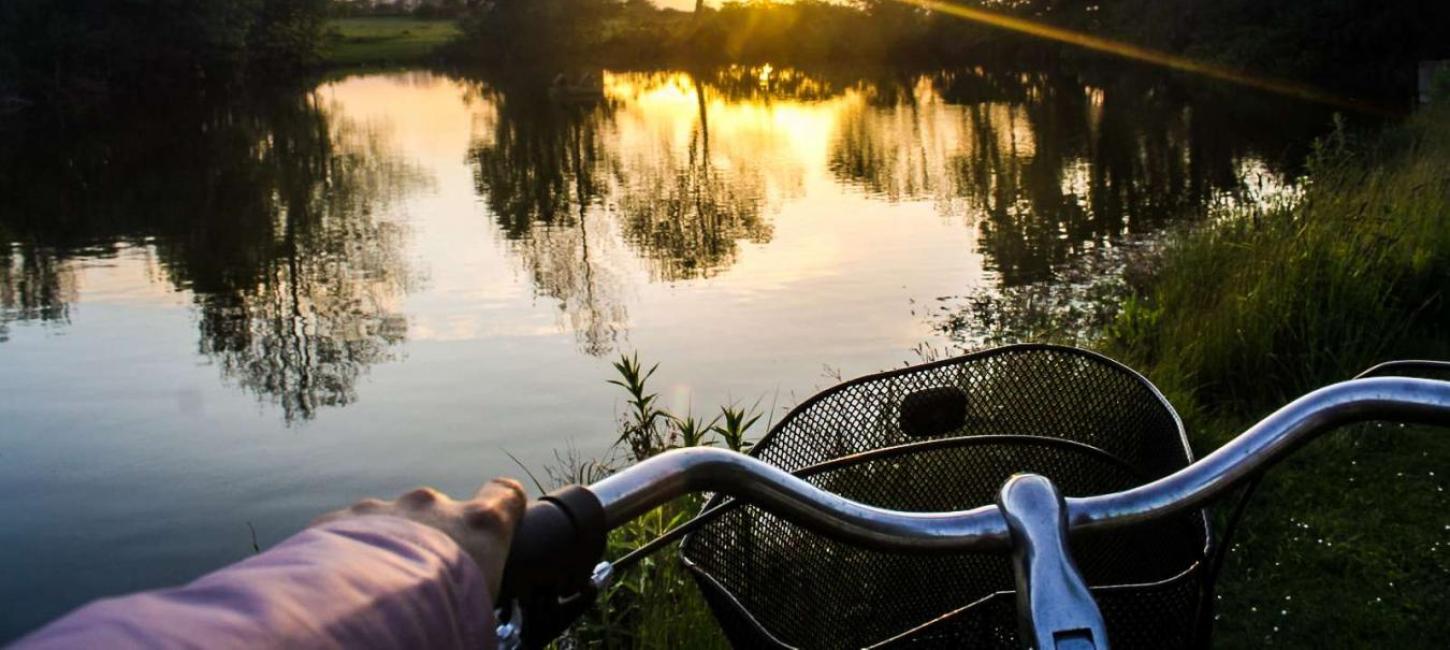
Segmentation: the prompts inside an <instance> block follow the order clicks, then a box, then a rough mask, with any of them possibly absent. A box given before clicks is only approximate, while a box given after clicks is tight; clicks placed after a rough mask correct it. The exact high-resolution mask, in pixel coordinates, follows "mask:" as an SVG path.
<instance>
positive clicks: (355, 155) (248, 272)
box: [0, 93, 424, 420]
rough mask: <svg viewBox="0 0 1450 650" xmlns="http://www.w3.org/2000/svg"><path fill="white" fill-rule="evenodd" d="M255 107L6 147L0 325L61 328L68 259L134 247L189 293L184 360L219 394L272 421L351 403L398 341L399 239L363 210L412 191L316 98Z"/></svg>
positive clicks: (410, 181)
mask: <svg viewBox="0 0 1450 650" xmlns="http://www.w3.org/2000/svg"><path fill="white" fill-rule="evenodd" d="M270 99H271V101H267V102H264V103H260V104H256V105H252V104H247V105H240V106H238V105H232V106H228V107H222V108H219V107H212V106H206V105H192V106H181V107H171V108H170V109H169V112H166V113H164V114H160V115H157V114H142V115H133V116H130V117H129V118H128V119H124V120H117V121H116V122H114V123H111V124H107V125H97V126H95V127H94V128H90V129H87V130H84V131H76V130H73V129H71V128H68V127H66V126H64V125H55V124H31V125H25V126H26V128H20V129H16V130H15V131H14V132H12V134H11V135H13V137H12V138H10V139H9V141H8V142H9V146H6V147H5V149H4V152H3V158H0V171H3V173H0V197H3V198H0V215H3V216H0V227H3V233H4V235H5V239H6V240H7V241H9V242H11V243H10V244H9V246H8V247H6V248H0V254H3V257H0V308H3V312H0V323H5V322H9V321H16V320H42V321H47V320H63V319H65V318H66V315H67V314H68V313H69V309H70V307H69V305H70V304H71V303H72V302H73V301H74V300H75V299H76V295H77V290H76V285H77V284H78V283H77V280H76V273H75V271H74V268H73V267H74V264H75V263H74V262H71V261H69V260H71V259H72V258H74V259H96V258H100V259H107V258H112V257H114V256H116V255H117V253H118V252H119V251H121V250H124V249H128V248H132V247H140V248H144V249H146V250H148V251H149V254H150V255H152V256H154V258H155V260H156V262H157V267H158V269H159V271H160V275H161V276H162V277H161V278H159V279H163V280H164V281H166V282H167V283H169V284H170V285H172V286H173V287H175V288H176V289H178V290H182V289H185V290H189V291H190V292H191V293H192V295H193V300H194V302H195V305H196V308H197V311H198V319H197V320H198V322H199V327H200V340H199V349H200V351H201V352H202V353H204V354H205V355H207V356H208V357H209V358H211V359H212V360H213V361H215V362H216V363H217V365H218V366H219V367H220V368H221V370H222V372H223V374H224V375H225V376H226V377H227V378H228V379H230V380H232V381H235V382H236V383H237V384H238V385H240V386H241V387H243V388H244V389H246V390H249V391H251V392H254V393H255V394H256V395H258V397H259V398H261V399H264V400H268V401H270V402H273V403H275V404H277V405H278V406H280V407H281V410H282V412H283V414H284V417H286V418H287V419H288V420H292V419H294V418H310V417H313V415H315V413H316V411H317V409H318V408H319V407H323V406H336V405H343V404H347V403H349V402H350V401H352V399H354V386H355V384H356V382H357V379H358V377H359V376H360V375H361V374H362V373H364V372H365V371H366V369H367V368H368V366H370V365H372V364H375V363H378V362H380V361H383V360H386V359H388V358H390V356H391V350H392V349H393V348H394V346H395V345H396V344H397V343H399V342H400V341H402V340H403V338H404V336H405V334H406V319H405V317H404V316H403V315H402V314H401V313H399V312H398V311H397V300H398V297H399V296H400V295H401V293H402V292H403V291H405V290H406V288H407V285H408V282H409V278H410V271H409V270H408V268H407V265H406V264H405V263H404V260H403V257H402V256H401V254H400V250H401V243H402V239H403V236H404V231H403V229H402V226H401V225H400V224H399V223H397V222H395V221H393V220H390V219H389V218H386V217H385V216H384V215H383V214H381V211H382V210H383V209H384V208H385V207H386V206H387V205H388V204H389V202H390V200H391V199H393V198H396V197H398V196H400V195H401V194H402V193H403V192H404V191H406V190H407V189H408V188H410V187H412V186H416V185H417V184H419V183H421V182H423V181H424V179H423V178H422V177H421V176H420V175H418V173H417V172H416V170H414V169H412V168H410V167H409V166H408V165H406V164H404V163H403V162H402V161H401V160H400V159H399V158H398V157H397V156H396V155H395V154H393V153H391V152H390V151H389V149H388V143H387V134H386V133H383V132H379V131H378V130H377V129H375V128H372V127H370V126H368V125H363V124H358V123H355V122H352V121H350V120H347V119H343V118H340V117H338V116H336V115H335V113H336V109H335V107H327V106H324V105H323V102H322V100H320V99H319V98H318V97H317V96H316V95H313V94H308V93H304V94H295V95H286V96H283V97H274V98H270ZM3 327H5V326H4V325H0V328H3ZM3 331H4V330H3V329H0V332H3Z"/></svg>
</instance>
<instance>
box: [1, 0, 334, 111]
mask: <svg viewBox="0 0 1450 650" xmlns="http://www.w3.org/2000/svg"><path fill="white" fill-rule="evenodd" d="M327 5H328V2H327V0H207V1H206V2H194V1H189V0H126V1H124V2H122V1H117V0H6V1H5V2H3V3H0V95H3V94H10V95H16V96H19V97H21V98H24V99H25V100H26V101H28V102H32V103H34V102H41V103H83V104H84V103H95V102H97V101H99V100H105V99H112V98H116V97H121V96H127V95H132V96H134V95H138V94H141V93H146V92H152V91H156V90H161V89H167V90H169V89H174V88H178V87H180V88H193V87H197V86H200V85H216V84H221V83H226V82H231V81H235V80H237V79H239V78H241V75H243V74H244V73H245V72H246V71H248V70H253V71H254V72H256V73H257V75H256V76H267V75H274V74H276V73H278V72H291V71H295V70H297V69H300V68H302V67H304V66H307V65H309V64H311V63H312V62H313V61H314V60H315V50H316V47H317V43H318V42H319V36H320V34H321V32H322V27H323V21H324V20H325V18H326V13H327Z"/></svg>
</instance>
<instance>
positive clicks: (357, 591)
mask: <svg viewBox="0 0 1450 650" xmlns="http://www.w3.org/2000/svg"><path fill="white" fill-rule="evenodd" d="M493 628H494V625H493V608H492V604H491V602H490V598H489V593H488V586H487V585H486V584H485V580H484V577H483V572H481V571H479V569H478V565H477V564H475V563H474V562H473V560H472V559H471V558H469V557H468V556H467V555H466V554H464V552H463V551H462V549H460V548H459V547H458V545H457V544H455V543H454V542H453V540H451V539H449V538H448V536H446V535H444V534H443V533H442V532H440V531H438V530H435V529H433V528H430V527H427V526H424V525H421V524H416V523H413V522H411V521H407V520H404V519H399V518H395V517H381V516H376V517H361V518H356V519H347V520H342V521H336V522H332V523H329V524H325V525H322V526H318V527H316V528H310V529H308V530H305V531H303V532H301V533H298V534H297V535H295V536H293V537H291V538H289V539H288V540H286V541H284V542H282V543H281V544H278V545H277V546H276V547H274V548H272V549H269V550H268V551H267V552H265V553H262V554H261V555H258V556H256V557H252V558H249V559H247V560H244V561H242V562H239V563H237V564H234V565H232V566H229V567H226V568H224V569H222V570H220V571H217V572H216V573H212V574H209V575H206V576H203V577H202V578H200V579H198V580H196V581H195V582H193V583H191V584H189V585H186V586H184V587H176V588H173V589H163V590H160V591H152V592H146V593H140V594H134V595H130V596H122V597H119V598H110V599H106V600H101V601H97V602H95V603H91V604H90V605H87V606H85V607H82V608H81V609H79V610H77V611H75V612H72V613H71V614H69V615H67V616H66V617H65V618H62V619H60V620H58V621H56V622H54V623H51V624H50V625H48V626H46V627H44V628H42V629H40V630H39V631H37V632H35V633H34V634H32V635H30V636H28V637H26V638H24V639H21V640H20V642H19V643H18V644H17V645H16V648H25V649H31V648H180V647H207V648H223V647H286V648H302V647H305V648H344V647H345V648H469V649H476V648H492V647H494V645H495V644H496V640H495V636H494V632H493Z"/></svg>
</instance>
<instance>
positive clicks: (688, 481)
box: [500, 377, 1450, 646]
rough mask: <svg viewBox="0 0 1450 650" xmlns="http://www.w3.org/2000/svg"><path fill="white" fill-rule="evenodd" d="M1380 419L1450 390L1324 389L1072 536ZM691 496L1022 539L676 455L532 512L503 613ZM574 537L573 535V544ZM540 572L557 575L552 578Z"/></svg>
mask: <svg viewBox="0 0 1450 650" xmlns="http://www.w3.org/2000/svg"><path fill="white" fill-rule="evenodd" d="M1370 420H1386V421H1393V422H1399V423H1407V424H1409V423H1417V424H1432V425H1444V426H1450V382H1446V381H1434V380H1427V379H1410V378H1402V377H1383V378H1369V379H1354V380H1350V381H1346V382H1342V383H1338V384H1333V385H1331V386H1327V387H1324V388H1321V389H1319V390H1316V391H1314V392H1312V393H1309V394H1308V395H1305V396H1303V397H1300V398H1299V399H1296V400H1294V401H1293V402H1291V403H1289V404H1288V405H1286V406H1284V407H1282V408H1280V409H1279V410H1277V411H1275V412H1274V413H1273V414H1271V415H1269V416H1268V417H1266V418H1264V419H1263V420H1261V421H1260V422H1259V423H1258V424H1255V425H1254V426H1253V427H1251V428H1250V429H1249V430H1247V431H1245V432H1244V433H1242V434H1240V435H1239V436H1238V437H1237V438H1234V439H1233V440H1231V441H1229V442H1228V443H1227V444H1225V445H1223V446H1222V447H1220V448H1219V449H1217V450H1216V451H1214V452H1213V453H1210V454H1209V455H1207V456H1205V457H1203V458H1202V459H1200V460H1198V461H1197V462H1195V463H1193V464H1192V465H1189V466H1187V467H1184V468H1183V469H1180V470H1178V471H1177V472H1174V473H1173V474H1170V475H1168V476H1165V477H1163V478H1160V479H1158V480H1155V481H1152V482H1150V483H1147V484H1145V485H1141V486H1139V487H1135V488H1132V489H1128V490H1124V491H1122V492H1116V493H1113V494H1104V495H1098V496H1091V497H1079V498H1068V499H1065V506H1066V519H1067V528H1068V530H1069V531H1079V530H1090V529H1091V530H1105V529H1112V528H1117V527H1120V526H1125V525H1131V524H1134V523H1138V522H1143V521H1147V520H1150V519H1156V518H1159V517H1165V516H1170V515H1173V514H1175V513H1179V512H1182V511H1185V510H1189V509H1191V508H1194V507H1196V506H1199V505H1201V504H1203V503H1205V502H1207V501H1208V500H1210V499H1212V498H1213V497H1215V496H1217V495H1219V494H1221V493H1223V492H1224V491H1226V490H1228V489H1229V488H1231V487H1232V486H1234V485H1235V484H1236V483H1237V482H1239V481H1240V480H1243V479H1245V478H1247V477H1249V476H1251V475H1253V474H1255V473H1257V472H1259V471H1262V470H1264V469H1266V468H1267V467H1268V466H1269V465H1271V464H1273V463H1274V462H1276V461H1278V460H1280V459H1282V458H1283V457H1284V456H1285V455H1287V454H1288V453H1289V452H1290V451H1292V450H1293V449H1294V448H1295V447H1297V446H1298V445H1300V444H1303V443H1305V442H1307V441H1309V440H1310V439H1312V438H1313V437H1314V436H1316V435H1318V434H1321V433H1323V432H1326V431H1329V430H1331V429H1334V428H1337V427H1340V426H1343V425H1347V424H1352V423H1355V422H1364V421H1370ZM692 492H718V493H722V494H726V495H729V496H731V497H735V498H737V499H740V500H742V501H745V502H748V503H750V504H752V505H755V506H757V507H759V508H761V509H762V510H765V511H767V512H769V513H771V514H773V515H776V516H779V517H781V518H783V519H786V520H788V521H790V522H792V523H794V524H797V525H799V526H802V527H804V528H807V529H810V530H812V531H814V532H816V533H819V534H821V535H824V536H827V537H830V538H833V539H836V540H838V541H843V542H847V543H851V544H855V545H859V546H865V547H871V548H875V549H880V550H887V551H896V552H920V553H958V552H967V551H993V552H1005V551H1008V550H1010V549H1011V534H1010V533H1009V531H1008V526H1007V521H1006V519H1005V518H1004V517H1003V514H1002V509H1001V507H999V506H998V505H992V504H988V505H983V506H981V507H978V508H975V509H972V510H962V511H957V512H903V511H897V510H888V509H884V508H877V507H874V506H870V505H866V504H863V503H859V502H856V501H852V500H850V499H846V498H844V497H841V496H839V495H836V494H832V493H830V492H827V491H825V490H822V489H820V488H817V487H815V486H813V485H811V484H810V483H808V482H806V481H805V480H803V479H801V478H798V477H796V476H793V475H791V474H789V473H787V472H786V471H784V470H781V469H780V468H777V467H774V466H771V465H768V464H766V463H764V462H762V461H760V460H757V459H755V458H752V457H750V456H746V455H744V454H740V453H737V452H732V451H726V450H723V449H712V448H699V447H697V448H689V449H679V450H674V451H669V452H665V453H663V454H660V455H658V456H654V457H652V458H649V459H647V460H644V461H641V462H640V463H638V464H636V465H634V466H632V467H630V468H628V469H625V470H623V471H620V472H618V473H616V474H614V475H612V476H609V477H607V478H605V479H603V480H600V481H598V482H596V483H594V484H593V485H590V486H588V487H587V488H581V487H578V486H571V487H569V488H565V489H564V490H561V491H559V492H555V493H552V494H551V495H548V496H545V497H544V498H543V499H540V500H539V501H536V502H534V503H533V504H531V505H530V507H529V512H528V513H526V514H525V517H524V520H523V522H522V524H521V526H520V529H519V530H518V531H517V533H516V535H515V538H514V544H513V548H512V551H511V554H510V557H509V559H508V562H507V568H506V570H505V575H504V593H503V594H502V595H503V598H502V599H501V600H500V602H509V600H510V599H517V601H518V602H524V603H535V604H537V605H539V606H540V609H548V608H549V607H557V605H560V604H570V603H574V602H576V601H575V600H572V599H563V600H560V599H559V598H558V596H560V595H567V594H585V593H586V592H588V590H589V589H590V588H591V587H590V575H589V572H588V570H587V567H588V566H590V564H589V563H590V562H594V561H597V560H598V559H599V556H600V554H601V553H602V550H603V547H604V536H605V535H606V534H607V533H608V531H609V530H612V529H614V528H617V527H619V526H621V525H623V524H626V523H628V522H630V521H631V520H633V519H634V518H636V517H638V516H640V515H642V514H644V513H646V512H648V511H650V510H652V509H654V508H656V507H658V506H660V505H663V504H665V503H667V502H669V501H671V500H673V499H675V498H678V497H681V496H684V495H685V494H688V493H692ZM536 510H537V511H538V512H535V511H536ZM571 526H572V527H573V533H574V534H573V535H570V534H568V531H569V530H570V527H571ZM561 558H564V559H562V560H561ZM540 567H544V568H547V569H550V570H551V571H552V573H550V574H549V575H544V576H541V575H540V573H539V572H538V571H537V569H538V568H540ZM546 573H547V572H546ZM571 589H573V590H577V591H571ZM580 600H587V599H580ZM571 616H572V614H570V615H564V614H561V615H558V616H555V617H553V618H555V619H558V620H556V621H551V624H549V625H543V626H541V628H540V629H536V630H535V631H534V632H533V633H530V632H529V631H528V629H527V628H525V631H524V634H525V638H524V641H523V642H524V643H525V644H526V645H529V646H534V645H542V643H539V641H541V640H542V641H545V642H546V641H547V639H549V638H552V635H553V634H555V633H557V631H559V630H562V627H559V628H558V630H555V629H553V628H555V627H557V624H558V623H559V622H561V621H563V620H564V619H569V620H572V618H570V617H571ZM530 636H533V637H534V638H533V639H529V638H528V637H530Z"/></svg>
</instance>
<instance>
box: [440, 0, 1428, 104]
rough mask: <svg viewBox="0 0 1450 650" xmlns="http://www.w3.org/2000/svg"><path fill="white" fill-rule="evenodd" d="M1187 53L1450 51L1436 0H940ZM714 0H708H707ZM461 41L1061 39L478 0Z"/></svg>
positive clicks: (916, 16)
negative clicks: (463, 38) (464, 39)
mask: <svg viewBox="0 0 1450 650" xmlns="http://www.w3.org/2000/svg"><path fill="white" fill-rule="evenodd" d="M949 1H951V2H954V3H956V4H961V5H965V6H970V7H975V8H981V9H987V10H990V11H993V12H997V13H1001V14H1006V15H1010V16H1013V17H1018V18H1026V19H1030V20H1033V21H1037V22H1041V23H1046V24H1050V25H1053V26H1057V27H1065V28H1068V29H1072V30H1075V31H1079V32H1082V33H1085V34H1091V35H1095V36H1108V37H1113V38H1119V39H1122V40H1124V41H1127V42H1130V43H1133V44H1136V45H1142V46H1148V47H1152V48H1157V49H1160V50H1165V51H1169V52H1175V53H1181V54H1187V55H1189V56H1192V57H1194V58H1198V59H1203V60H1207V61H1213V62H1218V63H1226V64H1230V65H1236V66H1240V67H1244V68H1247V69H1251V70H1259V71H1264V72H1271V73H1277V74H1282V75H1288V76H1294V77H1297V78H1305V79H1311V80H1319V81H1328V82H1333V83H1335V84H1336V85H1356V84H1359V85H1370V86H1380V87H1384V86H1389V85H1394V84H1401V85H1403V84H1404V83H1405V82H1406V80H1407V79H1408V77H1409V75H1410V74H1411V73H1410V70H1411V69H1412V67H1413V64H1414V62H1416V61H1419V60H1425V59H1442V58H1450V39H1446V38H1444V37H1443V34H1442V33H1441V32H1442V31H1443V29H1444V27H1445V26H1446V25H1450V2H1445V1H1444V0H1168V1H1165V0H1010V1H1006V0H949ZM712 4H713V3H712ZM464 26H465V31H466V33H467V35H468V37H467V40H466V47H465V48H461V50H462V51H466V52H468V53H470V54H471V55H472V56H473V57H475V58H477V59H480V60H482V61H485V62H489V63H495V64H497V63H505V64H517V63H520V62H529V61H534V62H539V61H550V62H553V61H559V60H576V61H588V62H594V63H598V62H606V63H615V64H621V63H622V64H631V63H658V62H669V63H679V62H681V61H691V62H704V63H719V62H744V63H751V62H756V63H758V62H765V61H773V62H775V63H777V64H779V63H782V62H786V63H796V64H801V63H811V62H822V63H824V62H849V63H861V62H890V63H921V64H947V63H960V62H963V61H971V60H982V59H990V58H994V57H995V58H1002V57H1011V58H1018V57H1022V56H1027V55H1028V54H1029V53H1038V52H1043V51H1044V50H1045V51H1047V52H1048V53H1055V52H1057V51H1059V50H1061V49H1062V47H1063V46H1060V45H1056V44H1045V43H1043V42H1041V41H1040V40H1035V39H1033V38H1030V37H1027V36H1022V35H1019V34H1015V33H1012V32H1009V31H1006V30H1002V29H1000V28H997V27H992V26H988V25H984V24H980V23H975V22H971V21H968V20H964V19H962V18H959V17H956V16H952V15H950V14H948V13H946V12H943V11H939V10H932V9H929V8H926V7H924V6H922V5H920V4H916V3H913V2H908V1H905V0H842V1H826V0H792V1H783V0H728V1H726V2H724V3H721V4H719V5H718V6H711V5H706V4H705V3H703V2H697V3H696V8H695V10H694V11H693V12H684V11H676V10H669V9H659V8H656V7H655V6H654V5H652V4H651V3H650V2H649V1H648V0H482V1H480V2H476V3H470V4H469V6H468V9H467V10H466V11H465V12H464Z"/></svg>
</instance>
